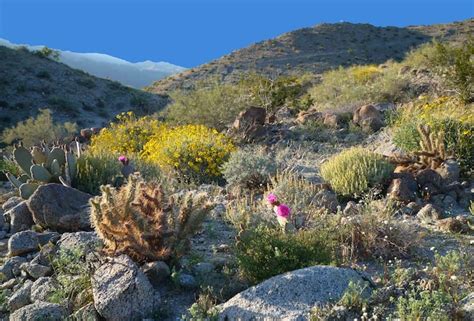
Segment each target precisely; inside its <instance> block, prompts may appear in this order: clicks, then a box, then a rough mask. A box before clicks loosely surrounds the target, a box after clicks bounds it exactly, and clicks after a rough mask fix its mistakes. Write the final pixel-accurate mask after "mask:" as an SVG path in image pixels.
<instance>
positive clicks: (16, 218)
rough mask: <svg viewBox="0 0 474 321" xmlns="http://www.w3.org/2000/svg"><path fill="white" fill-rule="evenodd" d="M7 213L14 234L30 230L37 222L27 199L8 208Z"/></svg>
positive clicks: (11, 231)
mask: <svg viewBox="0 0 474 321" xmlns="http://www.w3.org/2000/svg"><path fill="white" fill-rule="evenodd" d="M5 215H7V216H8V217H9V218H10V233H12V234H14V233H17V232H21V231H26V230H29V229H30V228H31V227H32V226H33V225H34V224H35V222H33V217H32V216H31V212H30V210H29V209H28V205H27V204H26V201H23V202H21V203H20V204H18V205H16V206H15V207H13V208H11V209H10V210H8V212H6V213H5Z"/></svg>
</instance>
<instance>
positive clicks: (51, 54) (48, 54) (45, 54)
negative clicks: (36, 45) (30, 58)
mask: <svg viewBox="0 0 474 321" xmlns="http://www.w3.org/2000/svg"><path fill="white" fill-rule="evenodd" d="M34 54H35V55H36V56H38V57H41V58H50V59H53V60H59V56H60V53H59V51H57V50H54V49H51V48H48V47H46V46H45V47H43V48H41V49H40V50H36V51H34Z"/></svg>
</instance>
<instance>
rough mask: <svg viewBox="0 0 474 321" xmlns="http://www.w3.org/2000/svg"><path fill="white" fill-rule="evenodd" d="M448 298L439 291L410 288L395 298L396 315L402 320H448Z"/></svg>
mask: <svg viewBox="0 0 474 321" xmlns="http://www.w3.org/2000/svg"><path fill="white" fill-rule="evenodd" d="M449 303H450V302H449V298H448V297H447V295H446V294H444V293H442V292H440V291H419V290H415V289H413V290H411V291H410V292H409V294H408V295H407V296H401V297H399V298H398V299H397V300H396V310H397V317H398V318H400V320H402V321H411V320H439V321H448V320H451V318H450V317H449V311H450V305H449Z"/></svg>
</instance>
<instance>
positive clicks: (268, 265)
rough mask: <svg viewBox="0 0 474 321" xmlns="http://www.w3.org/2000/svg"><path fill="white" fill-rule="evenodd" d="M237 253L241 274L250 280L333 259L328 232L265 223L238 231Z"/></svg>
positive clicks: (266, 277) (326, 262) (254, 280)
mask: <svg viewBox="0 0 474 321" xmlns="http://www.w3.org/2000/svg"><path fill="white" fill-rule="evenodd" d="M236 256H237V261H238V264H239V267H240V270H241V272H242V274H243V276H244V277H246V278H247V279H248V280H249V281H251V282H253V283H258V282H261V281H263V280H266V279H268V278H270V277H272V276H275V275H278V274H282V273H285V272H288V271H293V270H296V269H301V268H304V267H308V266H312V265H317V264H330V263H331V262H332V260H333V257H332V253H331V248H330V247H329V246H328V243H327V235H325V234H322V233H321V232H320V231H310V230H308V231H305V230H301V231H298V232H297V233H283V232H282V231H281V230H279V229H274V228H270V227H265V226H259V227H257V228H256V229H254V230H248V231H244V232H243V233H241V235H240V238H239V240H238V242H237V245H236Z"/></svg>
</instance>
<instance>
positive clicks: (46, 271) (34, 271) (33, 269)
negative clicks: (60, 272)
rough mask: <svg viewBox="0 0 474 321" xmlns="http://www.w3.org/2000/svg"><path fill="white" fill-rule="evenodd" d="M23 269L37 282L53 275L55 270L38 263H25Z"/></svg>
mask: <svg viewBox="0 0 474 321" xmlns="http://www.w3.org/2000/svg"><path fill="white" fill-rule="evenodd" d="M22 269H23V270H24V271H25V272H26V273H28V275H29V276H31V277H32V278H33V279H35V280H36V279H39V278H40V277H43V276H49V275H51V274H52V273H53V269H52V268H51V267H50V266H44V265H41V264H37V263H25V264H23V265H22Z"/></svg>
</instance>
